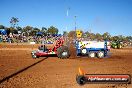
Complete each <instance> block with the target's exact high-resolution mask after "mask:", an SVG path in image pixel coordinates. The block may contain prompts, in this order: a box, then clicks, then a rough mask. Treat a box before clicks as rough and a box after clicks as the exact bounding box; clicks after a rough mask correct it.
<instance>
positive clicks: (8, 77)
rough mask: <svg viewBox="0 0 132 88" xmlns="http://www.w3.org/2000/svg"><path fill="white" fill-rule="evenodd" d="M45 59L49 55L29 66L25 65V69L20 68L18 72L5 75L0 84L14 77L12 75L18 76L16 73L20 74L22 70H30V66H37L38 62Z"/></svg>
mask: <svg viewBox="0 0 132 88" xmlns="http://www.w3.org/2000/svg"><path fill="white" fill-rule="evenodd" d="M45 59H47V57H46V58H44V59H41V60H39V61H37V62H35V63H33V64H31V65H29V66H27V67H24V68H23V69H20V70H18V71H17V72H14V73H12V74H10V75H9V76H6V77H4V78H3V79H1V80H0V84H1V83H3V82H4V81H7V80H9V79H10V78H12V77H14V76H16V75H18V74H20V73H22V72H24V71H26V70H28V69H29V68H31V67H33V66H35V65H37V64H39V63H41V62H42V61H44V60H45Z"/></svg>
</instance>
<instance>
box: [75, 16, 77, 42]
mask: <svg viewBox="0 0 132 88" xmlns="http://www.w3.org/2000/svg"><path fill="white" fill-rule="evenodd" d="M76 18H77V16H74V19H75V40H76V39H77V37H76V35H77V34H76V26H77V23H76Z"/></svg>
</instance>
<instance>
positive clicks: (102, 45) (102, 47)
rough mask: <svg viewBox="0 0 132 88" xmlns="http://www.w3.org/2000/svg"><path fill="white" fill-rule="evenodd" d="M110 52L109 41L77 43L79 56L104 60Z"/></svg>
mask: <svg viewBox="0 0 132 88" xmlns="http://www.w3.org/2000/svg"><path fill="white" fill-rule="evenodd" d="M109 52H110V42H108V41H103V42H102V41H76V53H77V56H88V57H90V58H94V57H98V58H103V57H106V56H108V54H109Z"/></svg>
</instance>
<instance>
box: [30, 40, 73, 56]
mask: <svg viewBox="0 0 132 88" xmlns="http://www.w3.org/2000/svg"><path fill="white" fill-rule="evenodd" d="M63 43H64V40H63V38H59V39H58V40H57V41H56V44H55V46H54V48H53V49H48V48H47V47H46V46H45V45H41V46H40V47H39V49H38V50H34V51H32V53H31V55H32V57H33V58H35V59H36V58H39V57H50V56H54V55H56V56H58V58H61V59H65V58H69V56H70V52H69V49H68V47H67V46H64V45H63Z"/></svg>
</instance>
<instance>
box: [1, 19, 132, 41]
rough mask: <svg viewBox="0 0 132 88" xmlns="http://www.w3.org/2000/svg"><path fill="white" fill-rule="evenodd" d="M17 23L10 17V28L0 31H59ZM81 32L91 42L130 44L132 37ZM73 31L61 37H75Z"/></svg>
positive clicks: (53, 28)
mask: <svg viewBox="0 0 132 88" xmlns="http://www.w3.org/2000/svg"><path fill="white" fill-rule="evenodd" d="M18 23H19V19H18V18H16V17H12V18H11V20H10V24H11V26H10V27H5V26H4V25H0V29H5V30H7V31H8V33H7V34H9V33H14V34H17V33H18V32H20V33H24V35H25V36H35V35H36V33H38V32H41V33H42V35H44V36H47V35H56V34H58V32H59V29H58V28H56V27H54V26H50V27H49V28H46V27H42V28H37V27H32V26H29V25H28V26H25V27H23V28H22V27H20V26H19V25H18ZM81 32H82V37H83V38H89V39H91V40H110V41H116V40H120V41H126V42H132V36H123V35H117V36H111V35H110V33H108V32H105V33H103V34H100V33H91V32H88V31H86V32H83V31H81ZM75 33H76V32H75V31H70V32H67V31H64V32H63V35H64V36H68V37H72V38H74V37H75Z"/></svg>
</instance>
